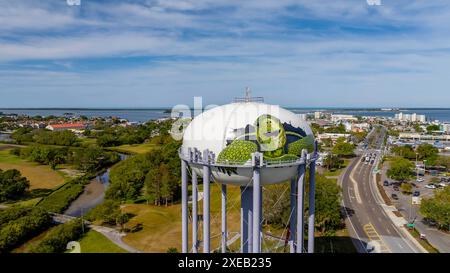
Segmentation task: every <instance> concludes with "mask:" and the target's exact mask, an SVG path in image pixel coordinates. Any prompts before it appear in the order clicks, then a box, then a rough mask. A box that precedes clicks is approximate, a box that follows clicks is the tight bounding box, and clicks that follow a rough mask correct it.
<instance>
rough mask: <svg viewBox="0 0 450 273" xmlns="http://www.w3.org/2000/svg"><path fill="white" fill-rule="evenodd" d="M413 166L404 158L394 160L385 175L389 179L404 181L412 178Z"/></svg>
mask: <svg viewBox="0 0 450 273" xmlns="http://www.w3.org/2000/svg"><path fill="white" fill-rule="evenodd" d="M413 168H414V165H413V163H411V162H410V161H409V160H407V159H404V158H395V159H394V160H393V161H392V163H391V165H390V167H389V169H388V171H387V175H388V177H389V178H392V179H395V180H398V181H405V180H407V179H409V178H410V177H411V176H412V171H413Z"/></svg>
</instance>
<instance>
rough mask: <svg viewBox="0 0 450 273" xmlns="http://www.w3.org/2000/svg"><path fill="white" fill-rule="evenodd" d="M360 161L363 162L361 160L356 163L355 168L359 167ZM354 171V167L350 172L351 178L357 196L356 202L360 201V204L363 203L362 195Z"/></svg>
mask: <svg viewBox="0 0 450 273" xmlns="http://www.w3.org/2000/svg"><path fill="white" fill-rule="evenodd" d="M360 163H361V161H359V162H358V164H357V165H356V167H355V168H358V166H359V164H360ZM354 171H355V169H353V170H352V172H351V173H350V180H351V181H352V182H353V188H354V193H355V196H356V202H358V204H362V200H361V196H360V195H359V190H358V184H357V183H356V180H355V179H354V178H353V173H354Z"/></svg>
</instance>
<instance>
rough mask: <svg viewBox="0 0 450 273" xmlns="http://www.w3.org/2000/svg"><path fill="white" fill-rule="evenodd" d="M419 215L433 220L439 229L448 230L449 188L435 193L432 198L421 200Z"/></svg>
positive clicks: (449, 225) (449, 228)
mask: <svg viewBox="0 0 450 273" xmlns="http://www.w3.org/2000/svg"><path fill="white" fill-rule="evenodd" d="M420 213H421V214H422V215H423V216H424V217H426V218H431V219H433V220H435V221H436V222H437V224H438V227H439V228H440V229H444V230H450V187H445V188H444V189H443V190H441V191H437V192H436V194H435V196H434V197H432V198H425V199H423V200H422V202H421V204H420Z"/></svg>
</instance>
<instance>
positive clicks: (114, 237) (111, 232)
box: [52, 214, 142, 253]
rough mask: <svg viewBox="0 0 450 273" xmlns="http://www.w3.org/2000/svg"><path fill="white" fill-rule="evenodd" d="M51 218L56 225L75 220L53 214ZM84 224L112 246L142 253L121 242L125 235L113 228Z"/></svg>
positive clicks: (71, 217)
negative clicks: (102, 236) (107, 240)
mask: <svg viewBox="0 0 450 273" xmlns="http://www.w3.org/2000/svg"><path fill="white" fill-rule="evenodd" d="M52 217H53V221H54V222H56V223H65V222H68V221H71V220H73V219H76V217H73V216H69V215H64V214H53V216H52ZM86 224H87V225H88V226H89V227H90V228H92V229H93V230H95V231H97V232H99V233H101V234H103V235H104V236H105V237H106V238H108V239H109V240H110V241H111V242H113V243H114V244H116V245H118V246H119V247H121V248H123V249H125V250H126V251H128V252H132V253H140V252H142V251H140V250H138V249H136V248H134V247H132V246H130V245H128V244H126V243H124V242H123V241H122V237H123V236H125V235H126V234H125V233H122V232H119V231H117V230H115V229H113V228H109V227H103V226H96V225H92V224H91V223H90V222H88V221H86Z"/></svg>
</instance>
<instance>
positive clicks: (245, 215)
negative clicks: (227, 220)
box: [241, 186, 253, 253]
mask: <svg viewBox="0 0 450 273" xmlns="http://www.w3.org/2000/svg"><path fill="white" fill-rule="evenodd" d="M252 191H253V189H252V187H245V186H241V252H242V253H249V252H251V251H252V248H251V242H252V241H251V240H252V237H251V232H252V222H253V219H252V217H253V216H252V213H251V207H252V205H253V204H252V202H253V201H252V194H253V192H252Z"/></svg>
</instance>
